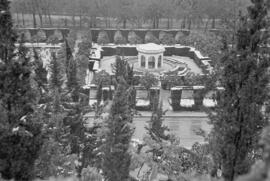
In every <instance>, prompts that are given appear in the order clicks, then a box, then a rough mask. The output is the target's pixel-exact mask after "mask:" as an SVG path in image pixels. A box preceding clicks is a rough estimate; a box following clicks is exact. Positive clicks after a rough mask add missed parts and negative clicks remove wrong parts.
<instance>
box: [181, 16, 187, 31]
mask: <svg viewBox="0 0 270 181" xmlns="http://www.w3.org/2000/svg"><path fill="white" fill-rule="evenodd" d="M181 28H182V29H185V28H186V17H184V18H183V20H182V25H181Z"/></svg>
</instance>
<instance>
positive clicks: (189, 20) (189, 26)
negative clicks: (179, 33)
mask: <svg viewBox="0 0 270 181" xmlns="http://www.w3.org/2000/svg"><path fill="white" fill-rule="evenodd" d="M188 29H189V30H191V19H190V18H189V19H188Z"/></svg>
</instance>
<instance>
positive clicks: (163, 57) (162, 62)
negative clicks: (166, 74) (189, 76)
mask: <svg viewBox="0 0 270 181" xmlns="http://www.w3.org/2000/svg"><path fill="white" fill-rule="evenodd" d="M163 58H164V57H163V54H162V55H161V67H163V61H164V60H163Z"/></svg>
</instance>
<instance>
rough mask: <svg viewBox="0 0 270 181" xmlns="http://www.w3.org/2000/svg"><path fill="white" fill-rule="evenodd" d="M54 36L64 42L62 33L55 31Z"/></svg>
mask: <svg viewBox="0 0 270 181" xmlns="http://www.w3.org/2000/svg"><path fill="white" fill-rule="evenodd" d="M54 36H55V37H57V39H58V40H59V41H62V40H63V39H64V37H63V35H62V32H61V31H60V30H55V31H54Z"/></svg>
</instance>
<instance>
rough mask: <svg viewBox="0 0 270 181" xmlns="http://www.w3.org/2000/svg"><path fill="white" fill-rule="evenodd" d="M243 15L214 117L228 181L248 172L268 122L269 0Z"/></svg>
mask: <svg viewBox="0 0 270 181" xmlns="http://www.w3.org/2000/svg"><path fill="white" fill-rule="evenodd" d="M251 2H252V5H251V6H250V7H249V8H248V16H247V17H241V21H240V22H241V25H240V27H239V30H238V32H237V42H236V46H234V47H233V48H232V49H231V50H227V52H226V55H225V56H224V57H223V62H222V64H223V76H222V78H223V79H222V81H223V86H224V88H225V91H224V92H223V95H222V99H221V100H220V102H219V106H218V109H217V112H216V115H215V116H212V119H211V121H212V123H213V132H212V146H213V151H214V152H213V157H214V158H215V160H219V162H220V164H221V169H222V173H223V177H224V179H225V181H233V180H234V178H235V177H237V176H238V175H241V174H244V173H246V172H248V170H249V169H250V165H251V164H252V163H253V162H254V152H255V150H256V147H257V143H258V137H259V134H260V133H261V131H262V128H263V127H264V126H265V125H266V120H265V117H264V116H263V115H262V112H261V108H262V105H263V104H264V101H266V98H267V94H266V93H267V89H266V87H267V83H268V77H267V69H268V67H269V52H267V51H265V50H264V49H262V48H261V47H263V46H265V45H266V40H267V35H266V33H267V32H265V31H263V30H265V29H266V15H267V10H266V5H265V3H266V1H265V0H252V1H251Z"/></svg>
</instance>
